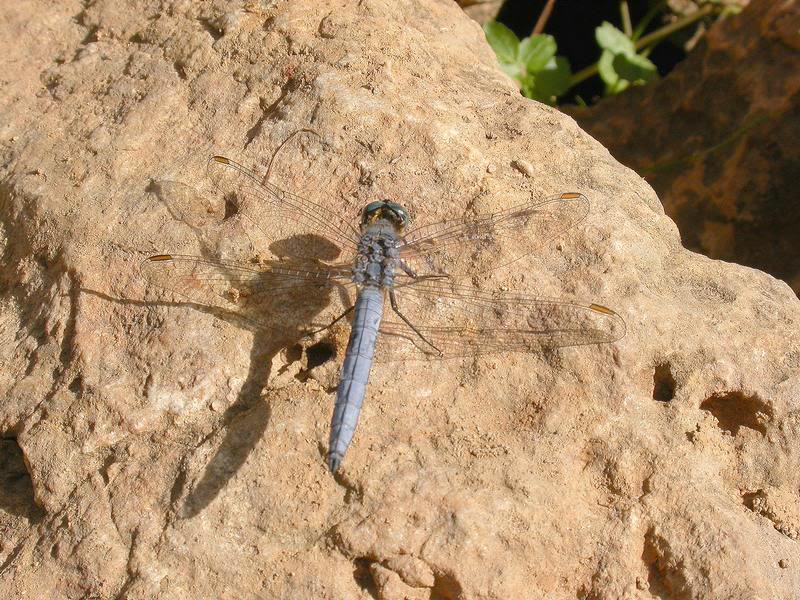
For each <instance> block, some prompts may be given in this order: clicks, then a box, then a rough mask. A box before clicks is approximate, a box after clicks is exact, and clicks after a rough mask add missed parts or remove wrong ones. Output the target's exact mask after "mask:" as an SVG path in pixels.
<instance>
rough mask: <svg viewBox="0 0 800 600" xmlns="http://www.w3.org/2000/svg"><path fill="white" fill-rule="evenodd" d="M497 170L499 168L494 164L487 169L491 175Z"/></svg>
mask: <svg viewBox="0 0 800 600" xmlns="http://www.w3.org/2000/svg"><path fill="white" fill-rule="evenodd" d="M496 170H497V167H496V166H495V165H494V164H491V163H490V164H489V165H488V166H487V167H486V172H487V173H490V174H491V173H494V172H495V171H496Z"/></svg>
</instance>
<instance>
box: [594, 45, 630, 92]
mask: <svg viewBox="0 0 800 600" xmlns="http://www.w3.org/2000/svg"><path fill="white" fill-rule="evenodd" d="M616 56H619V55H615V54H614V53H613V52H611V51H610V50H603V53H602V54H601V55H600V60H599V61H597V72H598V73H599V74H600V79H602V80H603V83H605V84H606V94H607V95H613V94H617V93H619V92H621V91H622V90H624V89H625V88H626V87H628V82H627V81H626V80H624V79H622V78H621V77H620V76H619V73H617V71H616V69H614V58H615V57H616Z"/></svg>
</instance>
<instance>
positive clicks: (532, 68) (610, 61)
mask: <svg viewBox="0 0 800 600" xmlns="http://www.w3.org/2000/svg"><path fill="white" fill-rule="evenodd" d="M554 4H555V0H548V2H547V4H546V6H545V8H544V10H543V11H542V15H541V16H540V17H539V20H538V21H537V22H536V26H535V27H534V30H533V33H532V34H531V35H530V36H528V37H526V38H523V39H522V40H520V39H519V38H518V37H517V36H516V34H515V33H514V32H513V31H511V30H510V29H509V28H508V27H506V26H505V25H503V24H502V23H497V22H490V23H487V24H486V25H484V27H483V30H484V32H485V34H486V39H487V41H488V42H489V45H490V46H491V47H492V49H493V50H494V52H495V54H496V55H497V59H498V61H499V62H500V67H501V68H502V69H503V71H505V72H506V73H507V74H508V75H510V76H511V77H513V78H514V79H515V80H516V81H517V84H518V85H519V87H520V90H521V91H522V93H523V95H525V96H527V97H528V98H533V99H535V100H539V101H542V102H547V103H548V104H554V103H555V101H556V100H557V98H558V97H559V96H561V95H563V94H564V93H565V92H566V91H567V90H569V89H570V88H571V87H573V86H575V85H577V84H579V83H580V82H582V81H584V80H585V79H588V78H589V77H594V76H595V75H599V76H600V78H601V79H602V80H603V82H604V83H605V95H612V94H617V93H619V92H621V91H622V90H624V89H626V88H628V87H630V86H631V85H644V84H647V83H650V82H651V81H654V80H655V79H657V78H658V71H657V69H656V66H655V65H654V64H653V63H652V62H651V61H650V59H649V58H648V56H649V54H650V52H652V50H653V48H654V47H655V46H656V45H657V44H659V43H660V42H662V41H663V40H665V39H666V38H668V37H669V36H671V35H673V34H674V33H675V32H677V31H680V30H681V29H684V28H686V27H688V26H689V25H691V24H693V23H696V22H697V21H700V20H702V19H706V18H707V17H710V16H712V15H715V16H717V17H725V16H727V15H730V14H737V13H738V12H739V11H740V10H741V8H740V6H739V5H738V4H736V3H735V0H705V2H703V3H702V4H700V5H699V7H698V9H697V10H696V11H694V12H692V13H688V14H686V15H684V16H681V17H680V18H678V19H676V20H675V21H673V22H672V23H669V24H667V25H664V26H663V27H660V28H659V29H657V30H656V31H653V32H652V33H648V34H647V35H643V34H644V31H645V29H647V26H648V25H649V24H650V22H651V21H652V20H653V19H654V18H655V17H656V16H657V15H658V14H659V13H661V12H662V11H663V10H664V8H665V6H666V0H659V1H657V2H655V3H654V4H653V6H652V7H651V9H650V11H649V12H648V13H647V14H646V15H645V16H644V17H643V18H642V20H641V21H639V22H638V23H637V24H636V27H635V28H634V27H633V25H632V23H631V18H630V11H629V8H628V2H627V1H626V0H620V3H619V9H620V20H621V22H622V29H618V28H617V27H615V26H614V25H612V24H611V23H609V22H608V21H604V22H603V23H602V24H601V25H600V26H599V27H597V28H596V29H595V40H596V41H597V44H598V46H600V50H601V53H600V59H599V60H598V61H597V62H596V63H595V64H593V65H590V66H588V67H586V68H585V69H582V70H581V71H579V72H577V73H575V74H572V72H571V69H570V65H569V62H568V61H567V59H566V58H564V57H563V56H556V51H557V49H558V48H557V45H556V40H555V39H554V38H553V37H552V36H550V35H544V34H542V33H541V31H542V30H543V29H544V26H545V24H546V22H547V19H548V18H549V16H550V13H551V12H552V9H553V5H554ZM579 101H580V99H579Z"/></svg>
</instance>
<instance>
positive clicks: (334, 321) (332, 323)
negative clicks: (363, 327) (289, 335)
mask: <svg viewBox="0 0 800 600" xmlns="http://www.w3.org/2000/svg"><path fill="white" fill-rule="evenodd" d="M354 308H355V305H353V306H351V307H350V308H348V309H347V310H346V311H344V312H343V313H342V314H340V315H339V316H338V317H336V318H335V319H334V320H333V321H331V322H330V323H328V324H327V325H325V327H321V328H319V329H315V330H314V331H309V332H308V333H307V334H306V335H316V334H318V333H321V332H323V331H325V330H326V329H330V328H331V327H333V326H334V325H336V323H338V322H339V321H341V320H342V319H344V318H345V317H346V316H347V315H349V314H350V313H351V312H353V309H354Z"/></svg>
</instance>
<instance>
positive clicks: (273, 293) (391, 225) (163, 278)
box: [142, 156, 625, 474]
mask: <svg viewBox="0 0 800 600" xmlns="http://www.w3.org/2000/svg"><path fill="white" fill-rule="evenodd" d="M207 174H208V177H209V179H211V181H212V182H213V183H214V184H215V186H216V188H217V189H218V190H219V192H220V193H221V194H222V195H223V196H224V197H225V198H226V203H228V204H230V203H233V205H234V206H235V210H234V211H233V212H235V213H237V214H240V215H242V216H243V217H246V219H247V220H248V221H250V223H251V224H253V225H255V226H256V227H257V229H258V230H259V231H260V232H261V233H263V235H264V237H265V238H266V239H267V240H268V241H269V242H270V249H271V252H272V254H273V255H275V256H274V258H273V259H270V260H258V261H250V262H248V261H237V260H218V259H216V258H209V257H205V256H195V255H186V254H157V255H153V256H150V257H149V258H147V259H145V260H144V262H143V264H142V271H143V274H144V276H145V278H146V279H147V280H148V282H150V283H152V284H153V285H156V286H158V287H161V288H163V289H166V290H169V291H173V292H176V293H178V294H180V295H182V296H184V297H187V298H190V299H191V300H192V301H194V302H198V303H200V304H203V305H212V306H216V307H221V308H223V309H226V310H232V311H234V312H238V313H240V314H244V313H245V312H246V314H249V315H251V317H252V315H254V314H257V317H252V318H254V319H255V320H256V322H257V323H258V325H259V327H268V328H271V329H274V330H276V331H278V330H281V329H283V330H284V333H286V334H287V337H291V335H292V334H293V333H294V334H295V336H296V335H298V334H297V332H300V331H304V332H306V333H307V334H309V335H310V334H311V333H313V334H318V333H319V331H321V329H320V328H319V327H318V325H319V323H317V324H314V323H313V321H314V318H313V317H314V316H315V315H316V314H317V312H318V311H319V309H320V308H321V307H322V306H323V305H324V304H325V303H326V302H327V299H330V298H331V297H332V296H334V297H335V296H336V294H339V298H340V299H341V298H342V297H344V300H343V301H342V307H343V309H344V310H343V311H342V312H341V313H340V314H339V315H338V316H336V317H335V318H332V320H330V321H329V322H327V324H324V325H323V326H322V329H325V328H327V327H331V326H333V325H334V324H335V323H339V322H346V320H349V321H350V324H351V325H350V327H351V329H350V335H349V341H348V343H347V348H346V351H345V353H344V361H343V364H342V366H341V372H340V376H339V383H338V387H337V389H336V400H335V404H334V407H333V414H332V417H331V424H330V436H329V444H328V451H327V467H328V468H329V470H330V471H331V472H332V473H334V474H335V473H336V472H337V470H338V469H339V468H340V465H341V464H342V461H343V459H344V457H345V453H346V452H347V450H348V448H349V447H350V445H351V442H352V440H353V437H354V434H355V431H356V427H357V424H358V419H359V414H360V412H361V407H362V404H363V402H364V399H365V397H366V394H367V383H368V380H369V376H370V372H371V370H372V367H373V363H374V362H375V361H378V360H406V359H411V358H417V359H419V358H422V359H423V360H426V359H430V360H436V359H449V358H459V357H460V358H465V357H473V356H478V355H482V354H488V353H507V352H517V353H520V352H521V353H536V352H541V351H543V350H547V349H551V348H557V347H564V346H578V345H587V344H604V343H610V342H614V341H616V340H618V339H620V338H621V337H622V336H623V335H624V334H625V322H624V320H623V319H622V318H621V317H620V316H619V315H618V314H617V313H616V312H614V311H613V310H611V309H610V308H607V307H605V306H603V305H601V304H597V303H594V302H582V301H573V300H566V299H557V298H556V299H548V298H542V297H538V296H533V295H526V294H520V293H513V292H509V291H491V290H484V289H479V288H477V287H476V286H475V285H471V284H465V283H464V281H465V280H464V279H463V278H460V277H461V276H470V275H474V274H475V273H481V272H490V271H492V270H493V269H497V268H500V267H502V266H508V265H512V264H514V263H516V261H518V260H519V259H520V258H521V257H522V256H525V255H527V254H529V253H531V252H533V251H534V250H535V249H536V248H537V247H541V246H542V245H544V244H546V243H547V242H549V241H551V240H552V239H554V238H555V237H556V236H558V235H559V234H561V233H563V232H564V231H566V230H568V229H570V228H572V227H574V226H575V225H576V224H577V223H579V222H581V221H582V220H583V219H584V218H585V217H586V216H587V214H588V213H589V208H590V204H589V200H588V199H587V198H586V196H584V195H583V194H581V193H579V192H565V193H560V194H556V195H553V196H549V197H546V198H539V199H532V200H529V201H527V202H524V203H521V204H517V205H514V206H511V207H509V208H506V209H504V210H500V211H497V212H492V213H486V214H468V215H464V216H461V217H456V218H451V219H446V220H443V221H439V222H436V223H431V224H427V225H422V226H419V227H414V226H412V224H411V218H410V214H409V211H408V210H407V209H406V208H405V207H404V206H402V205H401V204H399V203H397V202H394V201H392V200H390V199H379V200H375V201H373V202H370V203H368V204H367V205H366V206H364V207H363V209H361V210H360V215H359V216H358V217H357V218H355V219H354V218H352V217H350V216H348V215H346V214H341V213H339V212H337V211H336V210H334V209H332V208H330V207H329V206H327V205H325V204H323V203H321V202H314V201H312V200H310V199H309V198H307V197H304V196H301V195H298V194H294V193H292V192H289V191H286V190H285V189H281V188H280V187H278V186H277V185H275V184H274V183H273V182H271V181H270V180H269V179H268V177H269V176H267V177H262V176H260V175H259V174H258V173H256V172H255V171H252V170H250V169H248V168H247V167H245V166H244V165H243V164H240V163H239V162H236V161H235V160H233V159H231V158H227V157H225V156H213V157H211V158H210V159H209V161H208V167H207ZM244 307H250V310H249V312H247V311H244V310H242V309H243V308H244ZM253 307H255V308H253ZM304 307H307V308H304ZM332 316H333V315H331V317H332ZM298 319H299V321H303V320H305V319H309V320H310V321H311V322H310V323H308V324H307V325H308V327H306V326H305V325H306V324H303V323H295V322H293V321H297V320H298ZM275 335H276V338H277V337H280V335H279V334H278V333H276V334H275Z"/></svg>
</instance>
